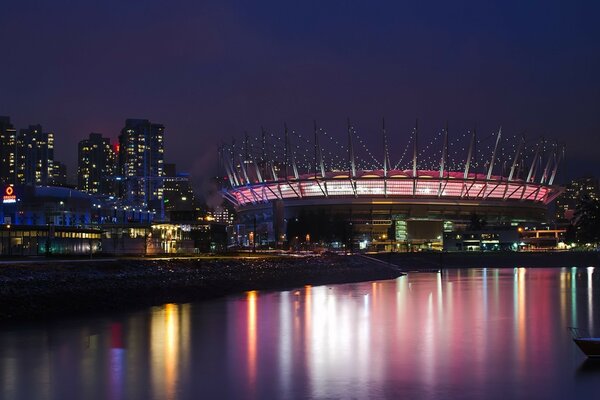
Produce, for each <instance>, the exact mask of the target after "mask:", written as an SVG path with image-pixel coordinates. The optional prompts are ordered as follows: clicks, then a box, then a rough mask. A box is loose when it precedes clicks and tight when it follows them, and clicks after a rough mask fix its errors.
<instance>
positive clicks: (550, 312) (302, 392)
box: [0, 268, 600, 400]
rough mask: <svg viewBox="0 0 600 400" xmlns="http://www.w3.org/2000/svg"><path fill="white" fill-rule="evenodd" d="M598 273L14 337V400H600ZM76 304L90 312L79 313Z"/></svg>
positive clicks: (335, 296) (506, 272) (523, 274)
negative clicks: (590, 345)
mask: <svg viewBox="0 0 600 400" xmlns="http://www.w3.org/2000/svg"><path fill="white" fill-rule="evenodd" d="M599 275H600V271H594V269H593V268H565V269H500V270H498V269H484V270H450V271H444V272H443V274H433V273H431V274H429V273H427V274H423V273H422V274H409V276H407V277H402V278H399V279H397V280H392V281H381V282H368V283H360V284H348V285H333V286H320V287H305V288H302V289H299V290H294V291H285V292H274V293H257V292H250V293H247V294H245V295H240V296H236V297H230V298H226V299H220V300H216V301H210V302H203V303H199V304H183V305H176V304H167V305H165V306H163V307H155V308H152V309H148V310H146V311H143V312H135V313H130V314H124V315H115V316H113V317H111V318H93V319H78V320H73V319H69V320H66V321H59V322H55V323H52V324H44V325H35V324H34V325H28V326H19V327H6V326H5V327H2V328H0V399H4V400H8V399H174V398H186V399H196V398H257V399H266V398H282V399H289V398H359V399H360V398H410V399H434V398H453V399H462V398H487V399H509V398H521V399H535V398H539V399H549V398H559V399H562V398H564V399H571V398H583V397H584V396H585V398H599V397H600V365H599V364H594V363H590V362H587V361H586V359H585V357H584V356H583V355H582V354H581V353H580V352H579V350H578V349H577V348H576V347H575V345H574V344H573V343H572V342H571V340H570V337H569V333H568V332H567V329H566V327H567V326H572V325H575V326H579V327H584V328H589V329H591V330H592V331H595V332H596V333H600V332H599V331H600V315H599V310H600V304H599V301H600V294H599V292H598V290H599V287H600V277H599ZM75 301H76V300H75Z"/></svg>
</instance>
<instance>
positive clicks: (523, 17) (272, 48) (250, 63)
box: [0, 0, 600, 179]
mask: <svg viewBox="0 0 600 400" xmlns="http://www.w3.org/2000/svg"><path fill="white" fill-rule="evenodd" d="M38 3H42V2H39V1H27V0H24V1H13V2H3V4H2V6H1V7H0V49H1V50H0V52H1V54H2V57H1V61H0V115H9V116H10V117H11V118H12V120H13V123H14V124H15V125H16V126H17V128H21V127H24V126H26V125H28V124H34V123H40V124H42V125H43V126H44V128H45V129H46V130H48V131H53V132H55V137H56V146H57V149H56V158H57V159H59V160H63V161H65V162H66V163H67V165H68V167H69V168H70V176H72V177H73V176H74V173H75V165H76V158H77V157H76V143H77V142H78V141H79V140H81V139H82V138H84V137H85V136H87V134H89V132H92V131H94V132H100V133H103V134H104V135H107V136H110V137H112V138H116V136H117V135H118V132H119V130H120V129H121V127H122V126H123V123H124V120H125V118H148V119H150V120H152V121H155V122H160V123H163V124H164V125H165V126H166V128H167V132H166V139H165V140H166V157H167V161H171V162H176V163H177V164H178V166H179V169H180V170H188V171H190V172H192V173H193V174H194V175H195V176H196V178H197V179H198V178H200V177H202V176H206V175H208V174H210V173H212V169H213V166H214V165H215V163H216V161H215V160H216V147H217V145H218V144H219V143H220V142H221V141H222V140H227V141H229V140H230V139H231V137H234V136H235V137H238V138H241V136H242V135H243V132H244V130H248V131H249V132H250V133H251V134H258V133H259V128H260V126H261V125H263V126H265V127H266V128H268V129H271V130H276V129H281V128H282V126H283V122H284V121H287V123H288V125H289V126H290V127H291V128H293V129H296V130H298V131H299V132H306V133H310V132H311V130H312V121H313V119H317V120H318V121H319V124H320V125H321V126H323V127H325V128H327V129H328V131H330V132H332V133H338V134H339V135H340V136H341V137H343V135H344V132H345V120H346V117H348V116H349V117H351V118H352V120H353V121H354V122H356V125H357V127H358V129H359V133H360V134H361V135H362V136H364V137H369V136H371V137H373V142H374V144H373V148H372V150H374V151H377V152H380V137H379V133H378V132H379V125H380V120H381V117H382V116H385V117H386V120H387V125H388V131H389V133H390V135H391V136H394V138H393V139H392V140H391V142H392V145H393V146H394V145H395V146H396V147H400V146H401V143H403V142H404V141H405V139H406V136H407V135H408V134H409V133H410V130H411V127H412V126H413V124H414V120H415V118H419V119H420V121H421V125H422V127H423V129H422V131H423V134H424V135H428V134H429V135H433V134H434V133H435V132H437V131H438V130H439V129H440V128H442V127H443V126H444V125H445V123H446V121H448V123H449V125H450V127H451V132H452V129H454V131H455V132H458V133H461V132H463V131H464V129H466V128H468V127H472V126H474V125H475V124H476V125H477V126H478V130H479V131H482V132H485V133H489V132H491V131H493V130H496V129H497V127H498V126H499V125H502V126H503V130H504V131H505V132H507V133H509V134H511V135H512V134H521V133H523V132H526V134H527V136H528V137H532V138H533V137H538V136H545V137H548V138H552V139H556V140H559V141H565V142H567V151H568V154H567V156H568V159H567V164H566V165H567V168H568V170H567V174H568V175H569V176H577V175H582V174H594V175H600V168H599V167H598V161H599V160H600V157H599V155H600V151H599V150H598V146H597V140H598V138H599V137H600V129H599V127H600V24H599V23H598V21H597V16H598V15H600V5H599V3H598V2H594V1H590V2H557V1H539V2H522V1H515V2H509V1H502V2H498V3H497V4H492V3H489V2H481V1H472V2H458V3H460V4H458V3H457V2H439V3H436V2H426V1H424V2H410V3H409V4H401V3H402V2H389V4H387V5H383V3H380V4H379V5H373V4H371V3H372V2H364V1H361V2H358V1H357V2H341V1H339V2H335V1H326V2H324V1H303V2H281V1H279V2H260V4H255V3H257V2H248V1H246V2H225V1H218V2H214V3H213V4H208V3H206V4H201V3H204V2H199V1H148V0H145V1H116V0H107V1H103V2H88V1H67V0H55V1H51V2H50V1H49V2H43V3H42V4H38ZM482 3H486V4H482ZM523 3H527V4H523ZM394 151H396V152H397V153H399V152H400V149H398V150H394V148H392V152H394Z"/></svg>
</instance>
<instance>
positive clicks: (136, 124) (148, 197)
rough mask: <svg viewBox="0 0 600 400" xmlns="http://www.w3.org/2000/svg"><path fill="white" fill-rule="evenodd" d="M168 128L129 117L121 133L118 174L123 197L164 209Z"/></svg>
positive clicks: (152, 207) (133, 202)
mask: <svg viewBox="0 0 600 400" xmlns="http://www.w3.org/2000/svg"><path fill="white" fill-rule="evenodd" d="M164 131H165V127H164V126H163V125H161V124H154V123H151V122H150V121H148V120H145V119H128V120H126V122H125V127H124V128H123V129H122V130H121V134H120V135H119V154H118V157H117V158H118V175H119V177H120V179H121V183H120V192H121V197H122V198H123V199H124V200H125V201H127V202H129V203H131V204H137V205H142V206H145V207H149V208H150V209H152V210H156V211H160V212H162V200H163V176H164V175H165V173H164Z"/></svg>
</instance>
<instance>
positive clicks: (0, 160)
mask: <svg viewBox="0 0 600 400" xmlns="http://www.w3.org/2000/svg"><path fill="white" fill-rule="evenodd" d="M16 145H17V131H16V129H15V128H14V126H13V125H12V124H11V122H10V118H9V117H3V116H0V182H2V183H5V184H9V183H16V182H15V179H16V151H17V147H16Z"/></svg>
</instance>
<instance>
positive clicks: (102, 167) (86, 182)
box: [77, 133, 116, 196]
mask: <svg viewBox="0 0 600 400" xmlns="http://www.w3.org/2000/svg"><path fill="white" fill-rule="evenodd" d="M77 155H78V163H77V188H78V189H79V190H82V191H84V192H88V193H92V194H101V195H106V196H115V195H116V187H115V183H116V181H115V172H116V154H115V150H114V149H113V146H112V145H111V143H110V139H109V138H107V137H103V136H102V135H101V134H99V133H90V135H89V138H88V139H84V140H82V141H80V142H79V145H78V153H77Z"/></svg>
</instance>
